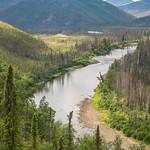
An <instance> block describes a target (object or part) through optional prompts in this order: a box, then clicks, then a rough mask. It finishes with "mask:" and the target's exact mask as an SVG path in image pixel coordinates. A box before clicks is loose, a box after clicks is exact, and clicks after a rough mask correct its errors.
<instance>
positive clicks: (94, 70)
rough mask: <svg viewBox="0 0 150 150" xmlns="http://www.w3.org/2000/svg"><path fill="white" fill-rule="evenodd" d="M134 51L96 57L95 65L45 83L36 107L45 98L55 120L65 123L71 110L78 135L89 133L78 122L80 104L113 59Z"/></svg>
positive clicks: (38, 94)
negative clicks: (54, 114)
mask: <svg viewBox="0 0 150 150" xmlns="http://www.w3.org/2000/svg"><path fill="white" fill-rule="evenodd" d="M134 50H135V47H130V48H128V49H127V48H126V49H118V50H114V51H113V52H112V53H111V54H110V55H106V56H99V57H96V59H97V60H98V61H99V63H97V64H92V65H89V66H87V67H84V68H80V69H76V70H74V71H70V72H68V73H66V74H65V75H63V76H61V77H59V78H57V79H54V80H53V81H49V82H47V83H46V84H45V85H44V86H43V87H42V88H40V89H39V90H38V91H37V93H36V94H35V101H36V103H37V105H38V104H39V102H40V100H41V98H42V97H43V96H45V97H46V100H47V101H48V102H49V104H50V106H51V107H52V108H53V109H54V110H56V119H57V120H60V121H62V122H64V123H66V121H67V114H68V113H69V112H70V111H72V110H73V111H74V117H73V125H74V127H75V129H76V130H77V131H78V134H81V135H82V134H85V133H89V132H91V130H89V129H87V128H85V127H84V125H83V124H82V123H79V121H78V115H79V108H80V104H81V102H82V101H83V100H84V99H85V98H87V97H90V96H91V95H93V92H94V89H95V88H96V86H97V85H98V82H99V81H98V79H97V77H98V76H99V72H101V73H102V74H105V73H106V72H107V71H108V68H109V66H110V65H111V64H112V63H113V61H114V60H115V59H119V58H121V57H122V56H124V55H125V54H127V52H128V51H129V52H132V51H134Z"/></svg>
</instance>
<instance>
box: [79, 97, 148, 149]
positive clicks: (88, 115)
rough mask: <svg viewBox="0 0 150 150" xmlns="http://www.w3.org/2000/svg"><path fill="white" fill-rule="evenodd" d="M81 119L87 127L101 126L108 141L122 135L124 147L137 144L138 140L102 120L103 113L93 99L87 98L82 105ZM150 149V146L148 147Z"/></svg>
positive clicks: (101, 131) (101, 130) (127, 147)
mask: <svg viewBox="0 0 150 150" xmlns="http://www.w3.org/2000/svg"><path fill="white" fill-rule="evenodd" d="M79 116H80V117H79V121H80V122H82V123H83V124H84V125H85V126H86V127H88V128H92V129H96V126H97V125H99V126H100V133H101V135H102V136H103V137H104V138H105V139H106V141H107V142H111V141H113V140H115V138H116V136H117V135H118V136H120V137H121V139H122V144H123V148H125V149H129V147H130V146H132V145H134V144H137V142H136V141H135V140H133V139H131V138H128V137H126V136H125V135H124V134H123V133H122V132H120V131H117V130H116V129H112V128H110V127H109V126H108V125H107V124H106V123H104V122H103V121H102V120H101V113H100V112H98V111H97V110H96V109H95V108H94V107H93V106H92V103H91V99H89V98H86V99H85V100H84V101H83V102H82V104H81V107H80V114H79ZM146 149H147V150H150V147H147V148H146Z"/></svg>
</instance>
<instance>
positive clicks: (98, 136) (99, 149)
mask: <svg viewBox="0 0 150 150" xmlns="http://www.w3.org/2000/svg"><path fill="white" fill-rule="evenodd" d="M95 143H96V150H101V149H102V148H101V143H102V142H101V137H100V131H99V126H97V129H96V141H95Z"/></svg>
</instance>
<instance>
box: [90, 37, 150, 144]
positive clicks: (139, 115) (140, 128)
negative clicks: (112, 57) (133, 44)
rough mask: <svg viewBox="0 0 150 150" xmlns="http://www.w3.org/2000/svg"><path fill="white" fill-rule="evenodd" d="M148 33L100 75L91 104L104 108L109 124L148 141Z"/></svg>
mask: <svg viewBox="0 0 150 150" xmlns="http://www.w3.org/2000/svg"><path fill="white" fill-rule="evenodd" d="M149 57H150V39H149V37H147V38H145V39H142V40H140V41H139V44H138V46H137V49H136V51H135V52H134V53H128V54H127V55H126V56H125V57H124V58H122V59H121V60H119V61H117V60H116V61H115V62H114V63H113V64H112V66H111V67H110V69H109V71H108V73H107V74H106V75H105V76H104V78H103V77H101V78H100V80H101V83H100V85H99V86H98V87H97V88H96V90H95V95H94V96H93V104H94V106H95V107H96V108H97V109H98V110H99V111H102V112H104V114H105V117H104V118H103V119H104V121H105V122H107V123H108V124H109V125H110V126H111V127H112V128H116V129H118V130H121V131H123V133H124V134H125V135H126V136H128V137H132V138H135V139H137V140H139V141H143V142H144V143H147V144H149V143H150V124H149V122H150V101H149V100H150V99H149V97H150V95H149V83H150V78H149V73H150V72H149V71H150V69H149V65H150V61H149Z"/></svg>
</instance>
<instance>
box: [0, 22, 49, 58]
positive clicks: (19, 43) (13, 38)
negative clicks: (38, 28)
mask: <svg viewBox="0 0 150 150" xmlns="http://www.w3.org/2000/svg"><path fill="white" fill-rule="evenodd" d="M0 50H1V51H3V52H7V53H10V54H11V55H14V56H18V57H26V58H30V59H36V55H40V54H41V53H43V52H44V51H46V50H47V46H46V45H45V44H44V42H43V41H40V40H38V39H36V38H34V37H33V36H32V35H30V34H28V33H25V32H23V31H21V30H19V29H17V28H15V27H13V26H11V25H9V24H7V23H4V22H0Z"/></svg>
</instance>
